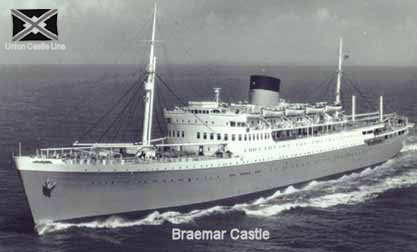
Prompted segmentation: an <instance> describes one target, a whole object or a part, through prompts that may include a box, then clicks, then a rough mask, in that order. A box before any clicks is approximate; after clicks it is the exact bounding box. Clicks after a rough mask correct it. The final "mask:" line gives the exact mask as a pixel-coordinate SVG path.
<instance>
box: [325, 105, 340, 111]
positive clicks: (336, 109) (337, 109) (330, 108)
mask: <svg viewBox="0 0 417 252" xmlns="http://www.w3.org/2000/svg"><path fill="white" fill-rule="evenodd" d="M341 110H342V106H336V105H327V106H326V112H335V111H341Z"/></svg>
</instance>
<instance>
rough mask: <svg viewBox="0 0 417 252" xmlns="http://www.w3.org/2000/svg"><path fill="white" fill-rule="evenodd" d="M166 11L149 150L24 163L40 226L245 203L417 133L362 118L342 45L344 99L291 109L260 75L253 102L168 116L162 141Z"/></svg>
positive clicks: (391, 117) (368, 158) (60, 154)
mask: <svg viewBox="0 0 417 252" xmlns="http://www.w3.org/2000/svg"><path fill="white" fill-rule="evenodd" d="M155 23H156V6H155V9H154V13H153V25H152V39H151V41H150V55H149V64H148V68H147V73H146V79H145V81H144V92H145V97H144V103H145V107H144V119H143V132H142V141H141V142H139V143H133V142H132V143H80V142H78V141H76V142H75V143H74V144H73V145H72V146H70V147H62V148H45V149H38V150H36V154H33V155H30V156H22V155H21V153H19V155H18V156H15V157H14V160H15V163H16V167H17V171H18V174H19V176H20V178H21V181H22V184H23V187H24V191H25V194H26V198H27V202H28V205H29V207H30V210H31V213H32V217H33V221H34V223H35V225H38V224H41V223H43V222H48V221H58V220H59V221H62V220H64V221H67V220H75V219H83V218H89V217H95V216H108V215H114V214H127V213H138V212H146V211H151V210H157V209H167V208H169V209H171V208H178V207H184V206H191V207H192V206H195V205H199V204H210V202H219V201H224V200H230V199H241V198H242V197H245V196H250V195H254V194H259V193H265V192H269V191H271V190H274V189H276V188H280V187H284V186H288V185H291V184H297V183H302V182H306V181H310V180H315V179H319V178H323V177H328V176H332V175H337V174H342V173H346V172H350V171H353V170H357V169H361V168H365V167H369V166H373V165H376V164H380V163H383V162H385V161H387V160H388V159H390V158H391V157H393V156H395V155H396V154H397V153H399V151H400V150H401V148H402V146H403V143H404V140H405V139H406V136H407V134H408V132H409V130H410V128H411V127H413V124H412V123H409V122H408V119H407V118H406V117H404V116H400V115H397V114H396V113H391V114H384V112H383V99H382V97H381V98H380V108H379V111H376V112H371V113H363V114H358V113H356V112H355V109H356V108H355V107H356V104H355V97H352V111H351V113H346V112H345V111H344V110H343V107H342V103H341V94H340V90H341V79H342V63H343V60H344V57H343V52H342V40H341V41H340V47H339V58H338V70H337V81H336V94H335V97H336V98H335V101H334V102H331V103H328V102H319V103H315V104H307V103H289V102H286V101H285V100H284V99H282V98H281V97H280V84H281V83H280V80H279V79H277V78H274V77H270V76H265V75H253V76H251V77H250V83H249V97H248V98H249V101H248V102H245V103H225V102H222V100H221V98H220V89H215V90H214V99H213V100H211V101H190V102H189V103H188V104H186V105H184V106H177V107H175V108H173V109H164V118H165V120H166V124H167V129H168V134H167V136H166V137H164V138H159V139H152V136H151V129H152V118H153V116H154V115H153V112H154V108H153V106H154V92H155V78H156V77H157V75H156V57H155V54H154V46H155Z"/></svg>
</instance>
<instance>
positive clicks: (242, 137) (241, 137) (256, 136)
mask: <svg viewBox="0 0 417 252" xmlns="http://www.w3.org/2000/svg"><path fill="white" fill-rule="evenodd" d="M270 137H271V136H270V134H268V133H253V134H230V139H231V140H232V141H255V140H264V139H270ZM201 138H203V139H204V140H206V139H209V138H210V140H214V139H215V138H216V139H217V140H222V139H223V140H224V141H228V140H229V134H227V133H226V134H223V136H222V134H220V133H206V132H203V134H201V133H200V132H197V139H201Z"/></svg>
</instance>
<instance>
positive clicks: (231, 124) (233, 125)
mask: <svg viewBox="0 0 417 252" xmlns="http://www.w3.org/2000/svg"><path fill="white" fill-rule="evenodd" d="M230 127H246V123H244V122H234V121H231V122H230Z"/></svg>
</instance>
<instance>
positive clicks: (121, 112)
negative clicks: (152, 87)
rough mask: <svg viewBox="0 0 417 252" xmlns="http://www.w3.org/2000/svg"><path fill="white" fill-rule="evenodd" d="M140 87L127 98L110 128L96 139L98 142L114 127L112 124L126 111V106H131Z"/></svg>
mask: <svg viewBox="0 0 417 252" xmlns="http://www.w3.org/2000/svg"><path fill="white" fill-rule="evenodd" d="M142 86H143V83H142V85H140V86H136V87H137V90H135V91H134V92H133V93H131V94H132V96H131V97H130V98H129V100H128V101H127V103H126V104H125V106H124V107H123V108H122V110H121V111H120V112H119V113H118V115H117V116H116V117H115V119H114V120H113V121H112V122H111V124H110V126H109V127H108V128H107V129H106V130H105V131H104V133H103V134H101V136H100V137H99V139H98V141H99V142H100V141H101V140H102V139H103V137H104V136H105V135H106V134H107V133H108V132H109V131H110V129H111V128H112V127H113V126H114V124H115V123H116V122H117V121H118V120H119V118H120V117H121V116H122V115H123V113H124V112H125V111H126V109H127V108H128V106H129V105H131V102H132V101H134V98H135V97H137V94H139V92H140V91H141V87H142Z"/></svg>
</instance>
